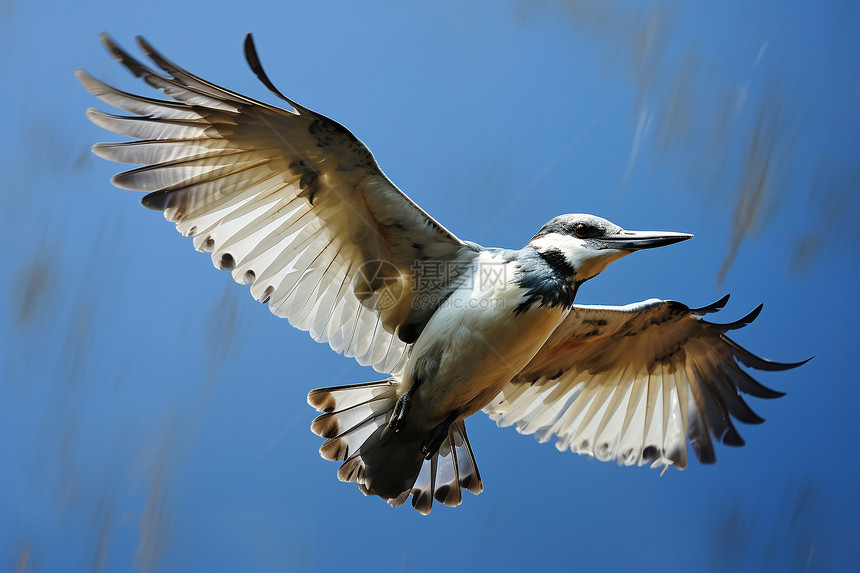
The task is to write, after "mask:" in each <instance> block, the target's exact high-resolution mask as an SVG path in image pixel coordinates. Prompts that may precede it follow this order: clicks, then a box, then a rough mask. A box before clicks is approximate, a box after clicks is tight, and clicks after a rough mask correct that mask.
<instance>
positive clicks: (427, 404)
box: [403, 289, 566, 427]
mask: <svg viewBox="0 0 860 573" xmlns="http://www.w3.org/2000/svg"><path fill="white" fill-rule="evenodd" d="M517 291H519V289H517ZM520 302H522V292H506V293H502V294H499V295H494V296H492V297H486V296H475V294H474V293H466V295H462V294H461V296H459V297H458V296H457V293H455V295H453V296H452V297H451V298H450V299H449V300H448V301H447V302H446V304H445V305H444V306H443V307H441V308H440V309H439V310H438V311H437V313H436V314H435V315H434V316H433V318H432V319H431V320H430V322H428V324H427V327H426V328H425V330H424V332H423V333H422V335H421V337H420V338H419V339H418V340H417V341H416V343H415V346H414V347H413V349H412V353H411V355H410V359H409V364H408V365H407V367H406V371H405V372H404V379H403V381H404V384H403V392H405V391H406V390H408V389H409V387H411V386H412V384H413V383H417V385H416V387H415V391H414V394H413V402H412V410H411V413H410V416H411V417H412V416H414V417H415V421H416V422H418V423H419V424H420V425H422V426H425V427H433V426H434V425H436V424H438V423H440V422H442V421H443V420H445V419H446V418H448V417H449V416H450V415H451V414H454V413H456V414H457V417H458V418H461V419H462V418H465V417H467V416H470V415H472V414H474V413H475V412H477V411H478V410H480V409H481V408H483V407H484V406H486V405H487V404H488V403H489V402H490V400H492V399H493V398H494V397H495V396H496V395H498V393H499V392H500V391H501V390H502V388H503V387H504V385H505V384H506V383H507V382H508V381H509V380H510V379H511V378H513V377H514V376H515V375H516V374H517V373H518V372H519V371H520V370H522V369H523V367H524V366H525V365H526V364H527V363H528V361H529V360H531V359H532V357H534V355H535V354H536V353H537V351H538V350H539V349H540V348H541V346H542V345H543V343H544V342H545V341H546V339H547V338H548V337H549V335H550V334H551V333H552V332H553V330H554V329H555V327H556V326H557V325H558V322H559V321H560V320H561V319H562V318H563V317H564V315H565V313H566V311H565V310H564V309H563V308H562V307H560V306H556V307H553V308H550V307H542V308H532V309H530V310H527V311H525V312H522V313H520V314H515V313H514V309H515V308H516V307H517V305H518V304H519V303H520Z"/></svg>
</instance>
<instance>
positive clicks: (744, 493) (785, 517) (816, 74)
mask: <svg viewBox="0 0 860 573" xmlns="http://www.w3.org/2000/svg"><path fill="white" fill-rule="evenodd" d="M414 4H415V5H412V6H403V5H402V4H401V3H396V2H385V3H376V4H364V3H348V2H325V3H323V2H318V3H311V2H307V3H295V2H278V3H275V2H272V3H270V4H251V3H247V2H246V3H235V4H228V3H218V2H207V3H203V2H196V1H189V2H183V3H181V4H177V3H174V2H170V3H168V2H149V3H135V4H133V5H132V4H126V3H121V2H116V3H104V2H91V3H88V4H87V5H86V6H85V7H84V6H73V5H72V4H71V3H56V5H52V4H45V3H38V2H26V3H25V2H22V1H20V0H18V1H14V0H4V1H3V3H2V4H0V54H2V55H0V66H2V71H3V75H4V78H5V81H4V86H5V88H4V90H3V91H2V92H0V101H2V103H3V106H4V109H5V110H6V114H5V126H4V130H3V134H2V136H0V145H2V153H0V161H2V168H3V174H4V179H5V180H4V184H3V197H4V202H3V204H4V206H3V208H2V209H0V240H2V241H3V244H5V245H6V246H5V249H4V252H5V254H6V259H7V264H6V265H4V271H3V272H4V278H5V280H3V281H2V283H0V305H2V308H3V310H2V312H0V467H2V468H3V470H2V474H0V476H2V477H0V482H2V483H3V487H2V488H0V568H3V569H4V570H10V571H14V570H20V571H36V570H37V569H38V570H40V571H59V570H63V571H71V570H76V571H90V570H92V571H124V570H142V571H196V570H206V571H251V570H255V571H269V570H271V571H281V570H283V571H318V570H329V569H330V568H332V567H344V568H347V567H348V568H349V569H351V570H358V571H370V570H381V571H410V572H413V571H415V572H418V571H438V570H440V569H441V568H445V569H450V570H475V569H476V568H481V569H484V568H486V569H487V570H497V571H518V570H550V569H553V570H558V569H560V568H563V570H569V569H573V568H578V569H581V570H593V569H602V570H633V569H638V570H658V569H659V570H662V571H666V570H669V571H673V570H714V571H723V570H727V569H729V568H739V569H742V570H748V571H760V570H772V571H784V570H788V569H790V568H794V569H795V570H805V569H810V570H816V571H820V570H826V569H828V568H831V569H833V570H845V569H847V568H849V567H850V566H851V565H855V564H856V553H855V552H854V544H855V543H856V539H855V538H856V532H857V531H858V529H860V519H858V517H857V515H858V509H860V494H858V492H857V490H856V488H854V487H853V483H854V481H855V480H854V478H853V476H855V475H856V474H857V471H858V469H860V468H858V459H860V457H858V455H857V445H856V444H855V443H854V442H853V438H854V437H855V435H856V429H855V427H856V423H855V416H856V406H855V404H856V403H857V402H858V400H860V387H858V385H857V384H856V383H855V381H854V376H852V373H853V368H854V365H853V361H852V358H851V357H852V354H853V352H855V351H856V350H855V346H856V342H857V334H856V328H855V326H854V325H855V324H856V323H857V319H858V318H859V317H858V311H857V309H856V306H855V305H853V304H852V303H851V301H853V300H854V298H855V296H856V291H857V286H856V285H857V279H858V274H860V273H858V271H860V264H858V263H860V257H859V256H858V254H860V253H858V248H857V246H856V245H857V242H856V238H855V237H854V235H855V231H854V228H853V227H854V225H855V224H856V221H857V220H858V216H860V199H858V190H860V162H859V161H858V155H857V150H858V149H860V141H858V139H860V135H858V134H860V65H858V59H857V54H860V46H858V44H860V8H858V5H857V4H856V3H851V2H828V3H826V4H819V5H816V6H812V5H808V4H804V3H800V2H788V3H786V2H752V3H740V2H738V3H730V4H721V5H719V6H717V5H713V6H711V5H700V6H680V5H678V4H675V3H656V4H655V3H646V2H620V1H612V2H596V1H593V2H588V1H579V2H561V1H556V0H543V1H540V0H535V1H531V2H528V1H522V2H510V3H502V2H489V1H487V2H475V3H469V4H468V5H465V3H455V2H432V3H430V2H421V3H414ZM101 31H108V32H109V33H110V34H111V35H112V36H113V37H114V38H115V39H116V40H117V41H118V42H120V43H121V44H123V45H124V46H125V47H127V48H129V49H133V48H134V40H133V39H134V36H135V35H136V34H143V35H145V36H146V37H147V39H148V40H150V41H151V42H152V43H153V44H154V45H155V46H156V47H157V48H158V49H159V50H161V51H162V52H163V53H164V54H166V55H167V56H168V57H170V58H172V59H173V60H175V61H176V62H178V63H179V64H181V65H183V66H185V67H186V68H188V69H190V70H191V71H193V72H195V73H197V74H199V75H202V76H203V77H205V78H207V79H210V80H212V81H214V82H216V83H219V84H222V85H225V86H227V87H229V88H231V89H234V90H237V91H240V92H244V93H246V94H248V95H251V96H253V97H257V98H261V99H264V100H267V101H273V99H272V98H271V97H269V94H268V92H267V91H266V90H265V88H264V87H263V86H262V85H261V84H259V82H258V81H257V80H256V78H255V77H254V76H253V74H252V73H251V72H250V70H249V69H248V68H247V66H246V64H245V62H244V58H243V56H242V51H241V47H242V40H243V37H244V35H245V33H247V32H249V31H252V32H254V34H255V38H256V41H257V48H258V50H259V52H260V56H261V58H262V61H263V64H264V66H265V67H266V69H267V71H268V73H269V75H270V77H271V78H272V79H273V81H274V82H275V84H276V85H278V86H279V88H280V89H281V91H283V92H284V93H285V94H287V95H288V96H290V97H291V98H293V99H295V100H296V101H298V102H299V103H301V104H303V105H305V106H307V107H310V108H312V109H314V110H317V111H319V112H321V113H323V114H325V115H327V116H329V117H331V118H333V119H335V120H337V121H339V122H341V123H343V124H345V125H346V126H347V127H349V128H350V129H351V130H352V131H353V133H355V134H356V135H357V136H358V137H359V138H360V139H362V140H363V141H364V142H365V143H366V144H367V145H368V147H369V148H370V149H371V150H372V151H373V152H374V154H375V155H376V158H377V160H378V161H379V163H380V165H381V166H382V168H383V169H384V170H385V172H386V173H387V174H388V175H389V177H391V179H392V180H393V181H394V182H395V183H396V184H398V185H399V186H400V187H401V188H402V189H403V190H404V191H405V192H406V193H407V194H409V195H410V197H412V198H413V199H414V200H415V201H416V202H417V203H419V204H420V205H421V206H422V207H423V208H425V209H426V210H427V211H428V212H430V213H431V214H432V215H433V216H434V217H436V218H437V219H439V220H440V221H441V222H442V223H443V224H445V225H446V226H447V227H448V228H449V229H451V230H452V231H454V232H455V233H456V234H458V235H459V236H460V237H462V238H464V239H471V240H475V241H477V242H479V243H482V244H485V245H488V246H505V247H517V248H518V247H520V246H522V245H523V244H525V243H526V242H527V241H528V239H529V238H530V237H531V236H532V234H534V232H535V231H536V230H537V229H538V228H539V227H540V226H541V225H542V224H543V223H544V222H546V221H547V220H548V219H550V218H552V217H553V216H555V215H557V214H559V213H565V212H590V213H594V214H598V215H601V216H604V217H607V218H609V219H611V220H613V221H614V222H617V223H619V224H621V225H623V226H625V227H628V228H633V229H671V230H676V231H685V232H692V233H695V235H696V237H695V239H694V240H692V241H687V242H684V243H682V244H679V245H675V246H673V247H670V248H666V249H659V250H657V251H653V252H644V253H640V254H637V255H635V256H632V257H629V258H627V259H625V260H624V261H622V262H619V263H617V264H616V265H613V266H612V267H611V268H610V269H609V270H608V271H606V272H605V273H603V274H602V275H601V276H600V277H599V278H597V279H595V280H594V281H591V282H589V283H588V284H586V285H585V286H584V287H583V288H582V289H580V292H579V294H578V302H582V303H601V304H625V303H628V302H633V301H638V300H644V299H646V298H651V297H659V298H670V299H675V300H680V301H683V302H686V303H688V304H690V305H695V306H698V305H704V304H707V303H710V302H712V301H714V300H716V299H717V298H719V297H720V296H722V295H723V294H725V293H727V292H729V293H731V294H732V300H731V302H730V304H729V305H728V307H727V309H726V310H725V311H723V315H722V316H723V317H724V318H725V320H726V321H729V320H734V319H735V318H738V317H740V316H742V315H744V314H746V313H747V312H748V311H749V310H751V309H752V308H754V307H755V306H756V305H757V304H758V303H759V302H764V303H765V308H764V312H763V313H762V314H761V316H760V317H759V318H758V320H757V321H756V322H755V323H754V324H753V325H752V326H750V327H748V328H746V329H744V330H743V331H740V332H738V333H736V336H735V338H736V339H737V340H738V341H739V342H740V343H741V344H743V345H745V346H746V347H748V348H750V349H751V350H753V351H755V352H758V353H760V354H762V355H764V356H767V357H770V358H773V359H777V360H785V361H792V360H799V359H803V358H806V357H807V356H809V355H812V354H815V355H816V358H815V359H814V360H813V361H812V362H810V363H809V364H807V365H806V366H804V367H802V368H799V369H797V370H793V371H790V372H785V373H777V374H771V375H767V374H762V375H761V376H760V377H759V379H760V380H761V381H762V382H763V383H765V384H766V385H768V386H770V387H774V388H776V389H779V390H783V391H786V392H787V395H786V396H785V397H784V398H781V399H779V400H775V401H766V400H759V399H756V398H750V399H749V402H750V403H751V405H752V406H753V409H754V410H756V411H757V412H758V413H759V414H760V415H762V416H763V417H765V418H766V419H767V422H766V423H765V424H763V425H761V426H755V427H752V426H741V427H739V428H738V429H739V432H740V433H741V435H742V436H743V437H744V438H745V439H746V441H747V445H746V446H745V447H744V448H740V449H736V448H735V449H733V448H728V447H725V446H723V447H720V448H719V449H718V451H717V458H718V463H717V464H716V465H715V466H701V465H698V464H696V463H692V464H691V465H690V467H689V468H688V469H686V470H685V471H683V472H677V471H674V470H672V471H669V472H667V473H666V475H664V476H663V477H660V476H659V472H657V471H652V470H648V469H643V468H622V467H618V466H616V465H615V464H604V463H599V462H596V461H592V460H589V459H585V458H582V457H578V456H574V455H573V454H570V453H568V454H561V453H559V452H558V451H556V449H555V448H553V447H551V446H550V445H540V444H537V443H536V442H535V440H534V439H533V438H531V437H528V436H520V435H518V434H517V433H516V432H515V431H514V430H512V429H510V428H506V429H499V428H496V427H495V425H494V424H493V423H492V422H490V421H489V420H488V419H487V418H486V417H485V416H483V415H480V414H479V415H477V416H474V417H473V418H472V419H470V420H468V426H469V433H470V436H471V439H472V444H473V446H474V448H475V452H476V456H477V461H478V465H479V468H480V470H481V473H482V477H483V478H484V484H485V491H484V493H482V494H481V495H480V496H478V497H474V496H472V495H470V494H467V495H466V498H465V499H464V502H463V504H462V506H460V507H459V508H457V509H455V510H451V509H448V508H445V507H436V508H434V510H433V512H432V513H431V514H430V516H429V517H421V516H420V515H418V514H417V513H416V512H414V511H412V510H411V509H408V508H406V507H404V508H400V509H397V510H395V509H391V508H389V507H388V506H387V505H385V504H384V503H382V502H380V501H379V500H378V499H374V498H365V497H363V496H362V495H361V494H360V493H359V492H358V491H357V488H356V487H355V486H354V485H352V484H342V483H340V482H338V481H337V478H336V476H335V472H336V469H337V465H336V464H334V463H331V462H326V461H324V460H322V459H321V458H320V457H319V456H318V454H317V449H318V448H319V445H320V440H319V438H317V437H316V436H314V435H312V434H311V432H310V431H309V429H308V426H309V424H310V422H311V420H312V419H313V413H312V411H311V409H310V407H308V406H307V405H306V402H305V396H306V394H307V392H308V390H310V389H311V388H316V387H320V386H328V385H334V384H346V383H351V382H358V381H367V380H371V379H374V376H377V374H376V373H375V372H373V371H371V370H370V369H366V368H361V367H359V366H358V365H357V364H356V363H354V361H352V360H351V359H346V358H343V357H340V356H337V355H335V354H334V353H333V352H331V350H330V349H329V348H328V347H327V346H324V345H320V344H316V343H314V342H313V341H312V340H311V339H310V338H309V337H308V336H307V335H306V334H305V333H303V332H299V331H296V330H294V329H292V328H291V327H290V326H289V324H288V323H287V322H286V321H284V320H281V319H277V318H276V317H274V316H273V315H271V314H269V312H268V311H267V310H266V309H265V307H262V306H260V305H259V304H258V303H255V302H254V301H253V299H252V298H251V297H250V295H249V294H247V292H245V291H247V287H242V286H239V285H235V284H233V283H232V281H231V280H230V279H229V276H228V275H226V274H223V273H218V272H216V271H215V270H214V269H213V268H212V266H211V262H210V260H209V258H208V257H206V256H202V255H199V254H197V253H195V252H194V250H193V249H192V247H191V245H190V242H189V241H187V240H186V239H183V238H182V237H180V236H179V235H178V234H177V233H176V232H175V231H174V230H173V229H172V228H171V225H169V224H167V223H166V222H165V221H164V220H163V218H162V217H161V216H160V215H159V214H158V213H153V212H151V211H147V210H145V209H143V208H141V207H140V206H139V205H138V203H137V202H138V199H139V197H137V196H135V194H134V193H133V192H130V191H121V190H118V189H115V188H114V187H112V186H111V185H110V183H109V177H110V176H111V175H112V174H113V173H115V172H116V171H117V170H118V166H116V165H113V164H109V163H107V162H104V161H101V160H98V159H97V158H95V157H94V156H92V155H91V154H90V153H89V146H90V145H91V144H92V143H93V142H95V141H111V140H113V139H112V137H113V136H112V134H108V133H106V132H102V131H100V130H99V129H98V128H96V127H95V126H93V125H91V124H90V123H89V122H88V121H87V120H86V118H85V117H84V114H83V111H84V109H86V108H87V107H91V106H92V107H96V106H99V105H100V102H97V101H96V100H95V99H94V98H92V97H91V96H89V95H88V94H87V93H86V92H84V90H83V89H81V88H80V86H78V85H77V83H76V82H75V80H74V78H73V75H72V73H73V71H74V70H75V69H76V68H79V67H82V68H85V69H86V70H87V71H89V72H90V73H91V74H93V75H95V76H96V77H99V78H100V79H102V80H105V81H107V82H108V83H112V84H114V85H117V86H118V87H120V88H123V89H126V90H130V91H138V92H143V93H147V94H148V95H152V93H151V92H148V91H147V90H145V89H144V88H145V86H144V85H143V84H142V83H140V82H138V81H136V80H134V78H132V77H131V76H129V75H128V74H127V73H126V72H125V71H124V70H123V69H121V67H120V66H119V65H117V64H116V63H115V62H114V61H113V60H112V59H111V58H110V57H109V56H108V55H107V54H106V53H105V52H104V51H103V50H102V48H101V45H100V43H99V42H98V38H97V36H98V33H99V32H101ZM102 107H104V106H102Z"/></svg>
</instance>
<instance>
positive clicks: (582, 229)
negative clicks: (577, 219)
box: [573, 223, 590, 239]
mask: <svg viewBox="0 0 860 573" xmlns="http://www.w3.org/2000/svg"><path fill="white" fill-rule="evenodd" d="M589 230H590V229H589V228H588V225H585V224H583V223H578V224H577V225H576V226H575V227H574V228H573V234H574V235H576V236H577V237H579V238H580V239H584V238H585V237H587V236H588V231H589Z"/></svg>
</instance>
